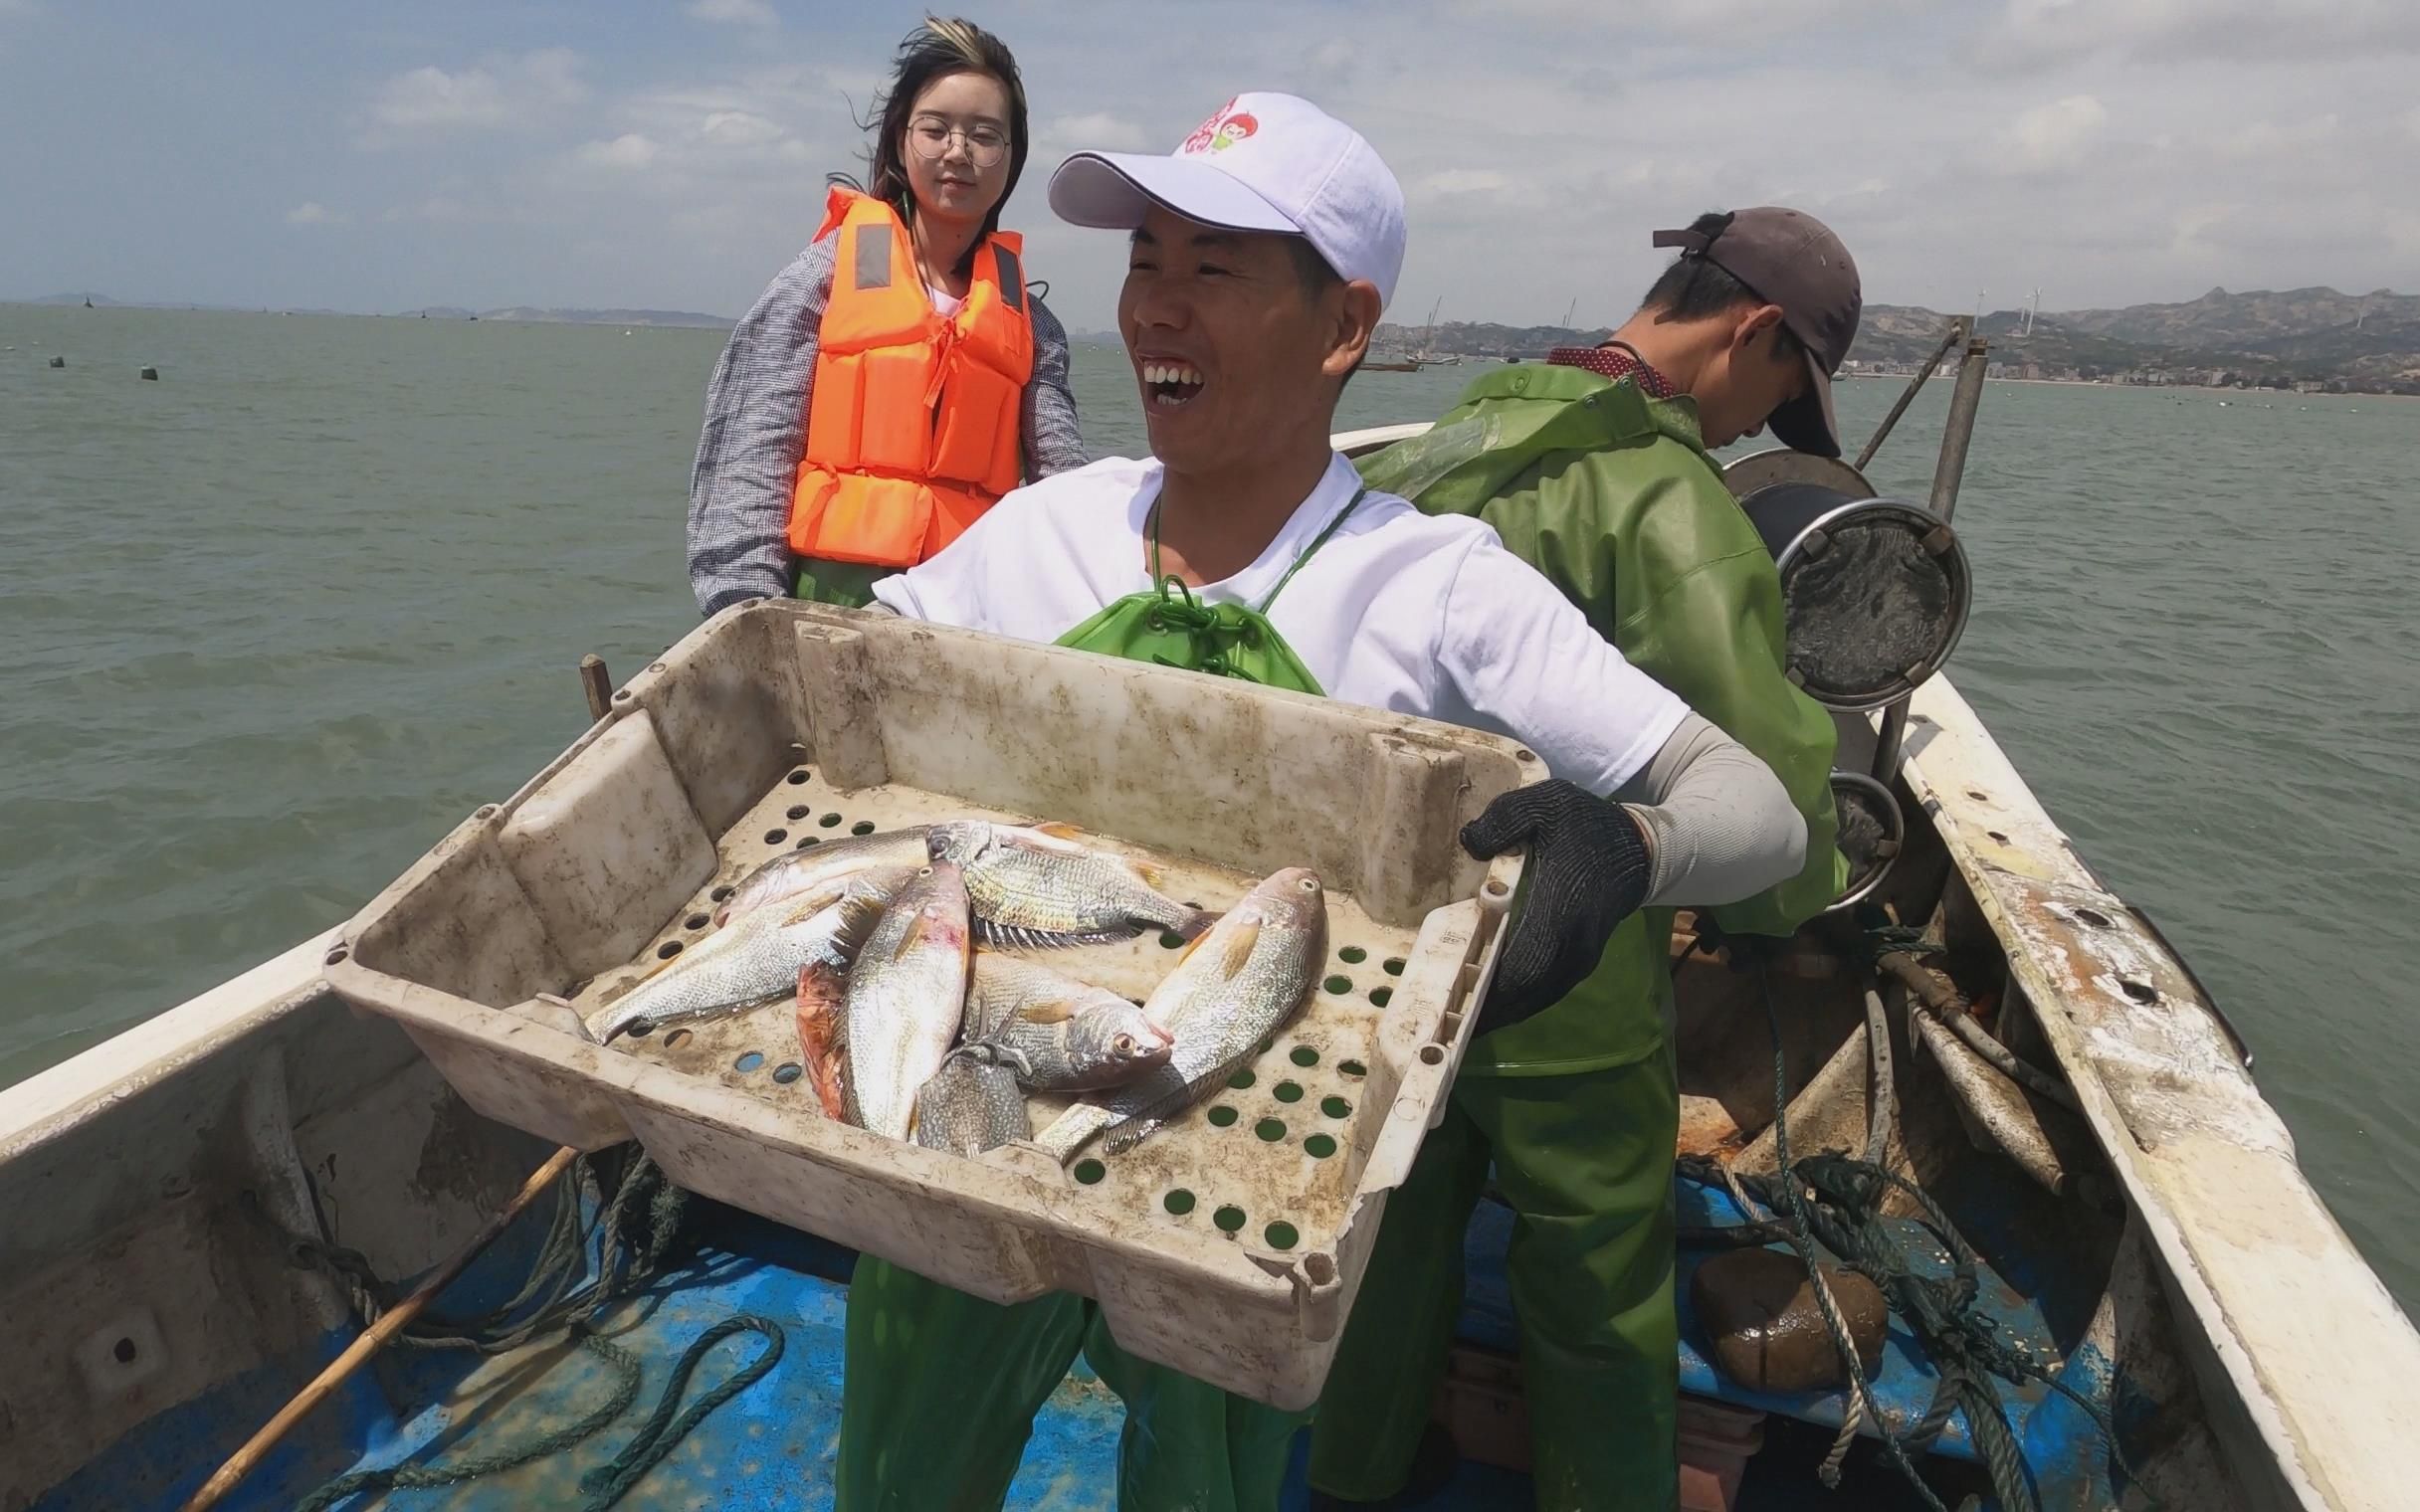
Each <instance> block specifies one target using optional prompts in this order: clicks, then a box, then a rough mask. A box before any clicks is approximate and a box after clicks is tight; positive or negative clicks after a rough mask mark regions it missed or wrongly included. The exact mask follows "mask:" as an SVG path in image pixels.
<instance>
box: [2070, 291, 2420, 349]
mask: <svg viewBox="0 0 2420 1512" xmlns="http://www.w3.org/2000/svg"><path fill="white" fill-rule="evenodd" d="M2381 316H2383V317H2386V318H2388V319H2397V318H2400V319H2403V320H2406V321H2408V320H2414V319H2420V294H2398V293H2396V292H2394V291H2393V290H2392V289H2385V288H2381V289H2377V290H2374V291H2373V292H2370V293H2366V294H2340V293H2337V292H2336V291H2335V290H2334V289H2332V288H2289V289H2286V290H2284V291H2282V292H2273V291H2271V290H2269V289H2265V288H2263V289H2254V290H2252V291H2251V292H2249V293H2240V294H2231V293H2229V292H2227V291H2226V290H2225V289H2223V288H2213V289H2211V290H2210V291H2209V292H2208V293H2206V294H2203V295H2202V296H2201V297H2200V298H2198V299H2191V300H2187V301H2186V302H2185V303H2182V304H2129V305H2127V306H2126V307H2125V308H2123V309H2078V310H2069V311H2066V312H2064V313H2062V314H2060V315H2059V316H2058V317H2057V318H2058V320H2059V323H2060V324H2061V325H2064V326H2068V327H2070V328H2071V329H2075V330H2081V331H2092V332H2094V333H2096V334H2099V335H2104V336H2116V337H2118V339H2119V340H2121V341H2138V342H2141V343H2142V344H2143V345H2145V346H2167V347H2179V348H2186V349H2198V350H2211V351H2220V350H2228V349H2246V348H2250V347H2253V346H2256V345H2258V344H2259V343H2262V342H2268V341H2276V340H2280V339H2284V338H2291V337H2295V336H2304V335H2310V334H2313V333H2315V332H2319V331H2322V330H2330V329H2333V328H2334V327H2336V326H2346V327H2349V326H2351V325H2353V324H2354V323H2355V322H2361V323H2363V324H2364V325H2366V323H2367V321H2368V320H2371V319H2376V318H2379V317H2381Z"/></svg>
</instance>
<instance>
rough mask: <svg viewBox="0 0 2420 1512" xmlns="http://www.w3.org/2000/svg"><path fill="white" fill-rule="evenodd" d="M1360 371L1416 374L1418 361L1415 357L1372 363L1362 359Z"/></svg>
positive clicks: (1418, 369) (1418, 368)
mask: <svg viewBox="0 0 2420 1512" xmlns="http://www.w3.org/2000/svg"><path fill="white" fill-rule="evenodd" d="M1361 370H1362V371H1363V372H1365V373H1417V372H1419V371H1420V359H1419V358H1417V357H1405V358H1403V359H1401V360H1396V359H1394V358H1383V359H1379V360H1376V361H1372V360H1370V359H1367V358H1364V359H1363V360H1362V363H1361Z"/></svg>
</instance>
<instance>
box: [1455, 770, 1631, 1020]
mask: <svg viewBox="0 0 2420 1512" xmlns="http://www.w3.org/2000/svg"><path fill="white" fill-rule="evenodd" d="M1523 846H1526V847H1527V848H1528V850H1529V864H1528V867H1527V868H1526V870H1525V871H1524V873H1523V875H1522V879H1521V884H1522V886H1523V887H1524V888H1525V889H1526V891H1527V900H1526V901H1525V902H1524V903H1523V905H1522V907H1521V913H1520V917H1519V919H1518V920H1516V921H1515V922H1514V923H1513V932H1512V934H1511V935H1509V936H1507V937H1506V939H1505V943H1504V951H1503V953H1502V954H1501V955H1499V956H1498V957H1497V960H1496V978H1495V981H1494V983H1493V984H1492V985H1491V986H1490V987H1489V989H1488V1001H1487V1002H1486V1003H1485V1004H1484V1005H1482V1006H1481V1008H1480V1010H1479V1033H1481V1034H1483V1035H1484V1034H1486V1033H1488V1032H1489V1031H1491V1030H1499V1029H1503V1028H1505V1027H1506V1026H1508V1025H1513V1024H1518V1023H1520V1022H1521V1021H1522V1020H1523V1019H1526V1018H1528V1017H1529V1016H1530V1015H1531V1014H1534V1013H1536V1012H1537V1011H1538V1010H1539V1009H1541V1008H1546V1007H1549V1006H1551V1005H1553V1004H1555V1003H1558V1002H1560V1001H1562V999H1563V997H1564V995H1565V994H1567V993H1569V992H1570V991H1571V989H1573V988H1574V987H1577V986H1578V985H1579V984H1580V980H1581V979H1582V978H1584V977H1586V976H1587V975H1588V974H1589V973H1590V972H1592V971H1594V970H1596V963H1597V960H1598V958H1599V957H1601V956H1602V955H1604V953H1605V942H1606V941H1608V940H1610V939H1612V938H1613V932H1614V930H1615V929H1616V928H1618V927H1620V925H1621V922H1622V920H1624V919H1626V918H1628V917H1630V915H1631V914H1632V913H1634V912H1635V911H1637V909H1638V906H1639V904H1641V903H1642V902H1645V901H1646V899H1647V882H1648V874H1649V871H1650V870H1651V869H1652V868H1651V865H1650V860H1649V856H1648V853H1647V839H1646V837H1645V836H1644V835H1642V834H1640V832H1639V824H1638V821H1637V820H1634V819H1632V818H1631V817H1630V816H1629V815H1628V814H1627V813H1625V812H1623V809H1622V806H1621V805H1619V804H1616V803H1609V802H1607V801H1606V800H1604V799H1602V798H1599V797H1597V796H1596V795H1595V794H1594V793H1591V792H1589V791H1588V790H1587V789H1586V788H1583V787H1580V786H1578V785H1577V784H1575V783H1568V782H1564V781H1562V780H1561V779H1560V778H1556V779H1553V780H1550V781H1547V782H1541V783H1537V784H1535V785H1533V786H1530V787H1526V788H1515V789H1514V790H1513V791H1512V792H1510V793H1507V794H1505V795H1504V796H1503V797H1501V798H1499V799H1497V800H1496V801H1495V802H1494V803H1492V804H1490V805H1488V807H1487V812H1486V813H1484V814H1481V815H1480V816H1479V817H1478V818H1477V819H1475V820H1472V821H1471V822H1470V823H1469V824H1467V825H1465V826H1463V827H1462V848H1463V849H1464V850H1468V851H1470V852H1471V853H1472V854H1473V855H1476V856H1478V857H1479V858H1480V859H1481V860H1492V859H1494V858H1495V857H1496V856H1499V855H1502V854H1503V853H1504V852H1505V851H1507V850H1514V849H1516V848H1519V847H1523Z"/></svg>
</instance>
